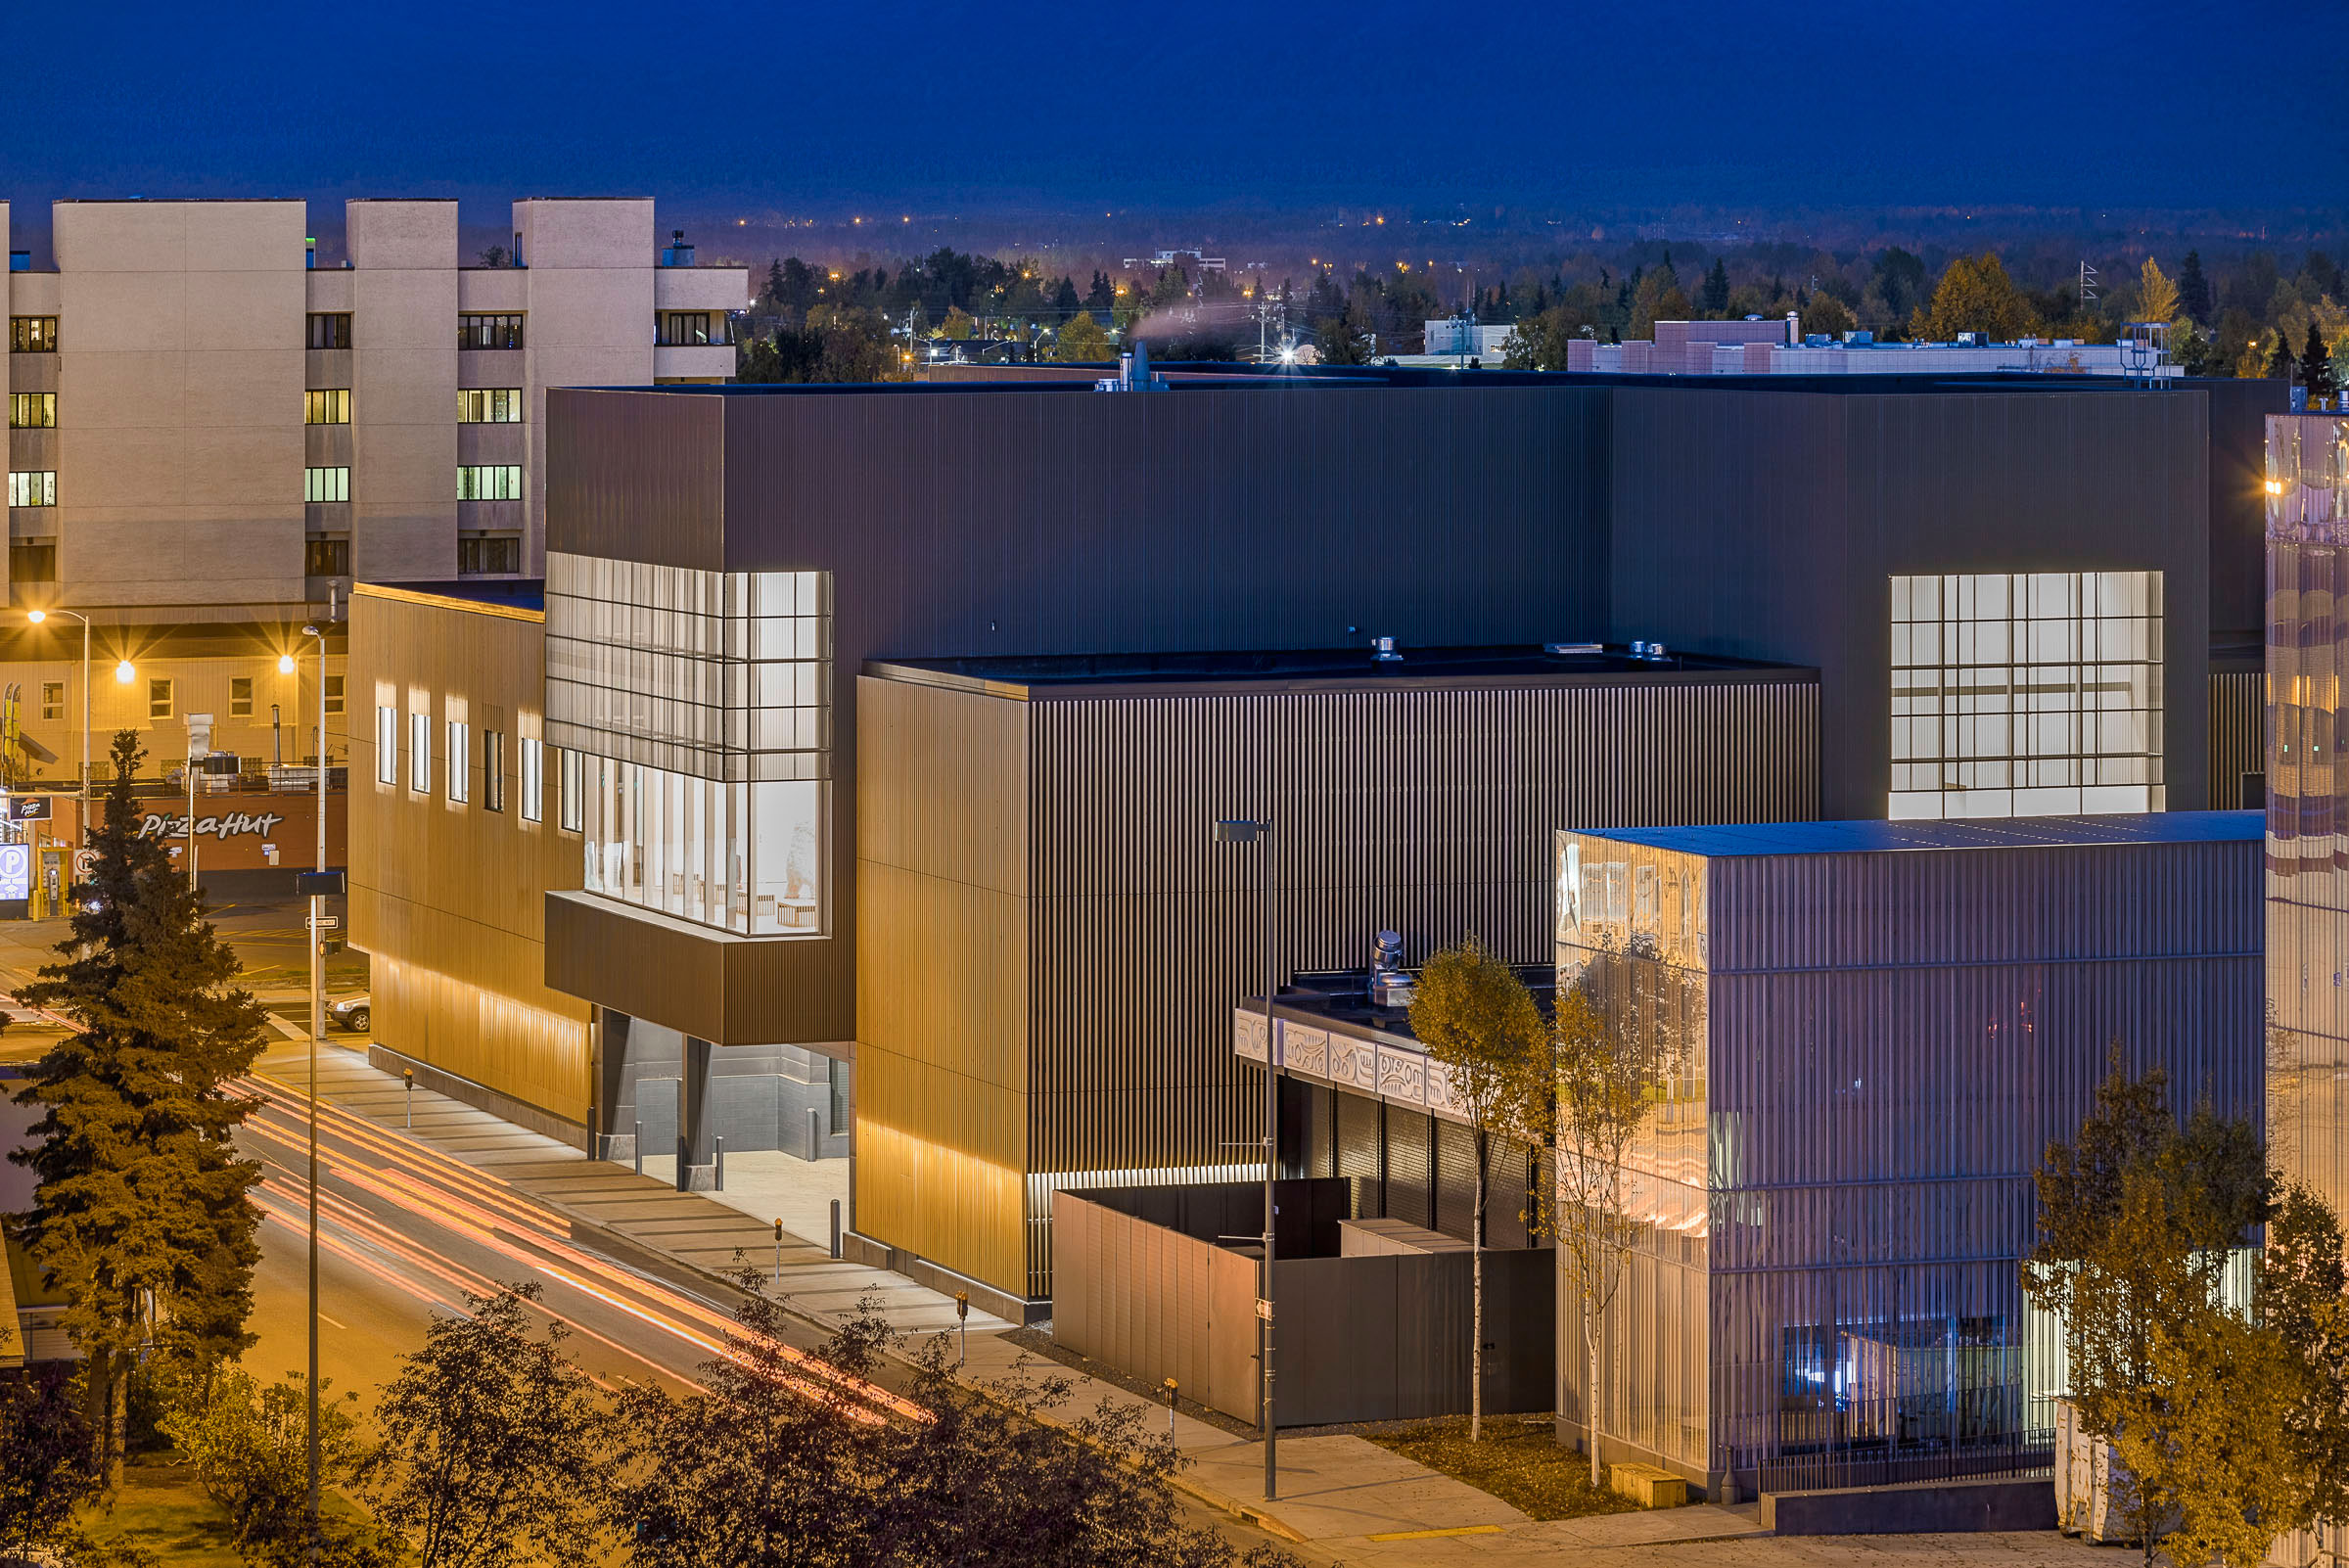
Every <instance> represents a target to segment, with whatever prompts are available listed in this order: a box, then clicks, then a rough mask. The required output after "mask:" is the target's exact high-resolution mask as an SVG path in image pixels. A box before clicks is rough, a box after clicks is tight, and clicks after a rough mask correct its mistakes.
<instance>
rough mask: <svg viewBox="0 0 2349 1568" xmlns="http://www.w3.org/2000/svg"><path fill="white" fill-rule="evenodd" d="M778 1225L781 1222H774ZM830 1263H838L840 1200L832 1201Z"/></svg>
mask: <svg viewBox="0 0 2349 1568" xmlns="http://www.w3.org/2000/svg"><path fill="white" fill-rule="evenodd" d="M776 1223H777V1224H778V1225H779V1224H781V1223H782V1222H781V1221H779V1220H778V1221H777V1222H776ZM832 1261H833V1262H834V1263H838V1262H840V1200H839V1199H838V1198H834V1199H833V1200H832Z"/></svg>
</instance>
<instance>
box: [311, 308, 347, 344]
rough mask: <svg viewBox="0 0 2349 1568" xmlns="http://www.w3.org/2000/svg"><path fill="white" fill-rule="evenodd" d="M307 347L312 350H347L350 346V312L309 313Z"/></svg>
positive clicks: (321, 311)
mask: <svg viewBox="0 0 2349 1568" xmlns="http://www.w3.org/2000/svg"><path fill="white" fill-rule="evenodd" d="M309 325H310V330H309V339H308V342H309V346H311V347H313V348H347V347H349V346H350V312H349V311H347V310H337V311H324V310H313V311H311V312H310V324H309Z"/></svg>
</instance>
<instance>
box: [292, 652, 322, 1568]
mask: <svg viewBox="0 0 2349 1568" xmlns="http://www.w3.org/2000/svg"><path fill="white" fill-rule="evenodd" d="M301 634H302V635H303V636H305V637H315V638H317V639H318V866H317V871H316V873H315V875H313V876H311V877H308V878H305V879H304V880H305V881H307V882H308V883H309V885H310V887H309V893H310V1178H309V1189H310V1190H309V1199H310V1388H309V1394H310V1410H309V1416H310V1432H309V1439H310V1442H309V1448H310V1475H309V1483H310V1488H309V1504H310V1560H311V1561H313V1562H315V1561H316V1560H317V1558H318V1553H319V1549H320V1546H321V1545H322V1543H323V1540H324V1538H323V1537H322V1536H321V1535H320V1534H319V1529H318V1468H319V1454H318V1041H319V1040H320V1039H321V1038H323V1037H324V1036H325V1034H326V924H325V920H324V916H325V914H326V886H327V876H326V633H325V632H324V631H323V630H321V629H320V628H319V627H317V626H315V625H309V626H304V627H302V628H301ZM297 695H299V693H298V694H297Z"/></svg>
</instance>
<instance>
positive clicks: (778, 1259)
mask: <svg viewBox="0 0 2349 1568" xmlns="http://www.w3.org/2000/svg"><path fill="white" fill-rule="evenodd" d="M775 1288H776V1289H777V1290H781V1289H782V1288H783V1222H782V1221H780V1220H778V1221H776V1222H775Z"/></svg>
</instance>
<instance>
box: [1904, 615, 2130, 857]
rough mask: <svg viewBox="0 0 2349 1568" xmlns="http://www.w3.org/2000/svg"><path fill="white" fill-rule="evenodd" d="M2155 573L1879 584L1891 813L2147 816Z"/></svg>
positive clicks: (1953, 815) (1928, 814) (1915, 814)
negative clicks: (1887, 602) (1887, 636)
mask: <svg viewBox="0 0 2349 1568" xmlns="http://www.w3.org/2000/svg"><path fill="white" fill-rule="evenodd" d="M2161 594H2162V581H2161V574H2160V573H2158V572H2039V573H1989V574H1983V575H1975V576H1911V577H1894V578H1893V579H1892V795H1891V801H1890V807H1889V809H1888V811H1887V813H1886V814H1887V815H1890V816H1895V817H1968V816H2052V815H2074V814H2078V813H2082V812H2092V811H2159V810H2162V809H2164V808H2165V807H2164V803H2163V785H2162V729H2161V722H2162V686H2161V671H2162V646H2161V622H2162V599H2161Z"/></svg>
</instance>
